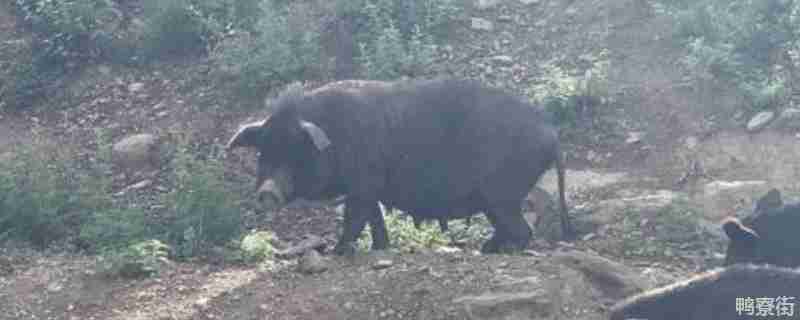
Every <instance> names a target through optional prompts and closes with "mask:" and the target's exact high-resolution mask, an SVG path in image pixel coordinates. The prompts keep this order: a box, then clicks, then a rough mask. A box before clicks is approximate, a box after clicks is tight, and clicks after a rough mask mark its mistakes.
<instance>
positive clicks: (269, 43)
mask: <svg viewBox="0 0 800 320" xmlns="http://www.w3.org/2000/svg"><path fill="white" fill-rule="evenodd" d="M262 6H263V7H262V10H261V12H262V15H261V16H260V17H259V18H258V19H257V20H256V22H255V28H254V29H255V30H257V31H252V32H251V31H246V30H245V31H240V32H236V33H234V34H233V35H232V36H229V37H227V38H226V39H224V40H223V42H222V43H221V44H220V45H219V46H217V47H216V48H215V50H214V51H213V52H212V53H211V61H212V62H214V64H216V66H217V68H218V76H219V77H220V79H221V80H222V81H223V82H228V81H232V82H233V83H234V85H233V88H234V89H235V91H236V92H237V93H238V94H241V95H245V96H249V97H251V98H259V97H260V96H261V95H263V94H264V92H265V91H266V90H265V88H271V87H277V86H281V85H283V84H286V83H288V82H291V81H295V80H304V79H308V78H311V75H313V74H317V73H319V70H316V68H315V66H321V65H322V63H321V61H320V55H321V51H320V50H321V48H320V44H319V36H320V33H319V30H318V28H319V27H320V26H319V25H313V24H311V21H310V20H308V19H301V18H297V17H295V19H290V18H292V16H291V15H290V13H291V14H294V13H296V12H298V10H291V11H290V10H288V9H281V7H280V6H278V5H273V4H272V3H271V1H264V2H263V3H262ZM293 20H300V21H299V22H298V23H291V22H292V21H293ZM322 68H323V71H322V72H324V68H325V67H324V66H322Z"/></svg>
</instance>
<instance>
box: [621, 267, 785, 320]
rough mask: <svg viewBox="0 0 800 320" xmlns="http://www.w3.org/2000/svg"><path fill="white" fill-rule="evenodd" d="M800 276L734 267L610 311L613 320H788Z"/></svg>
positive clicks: (771, 269)
mask: <svg viewBox="0 0 800 320" xmlns="http://www.w3.org/2000/svg"><path fill="white" fill-rule="evenodd" d="M798 292H800V271H798V270H797V269H789V268H782V267H776V266H770V265H752V264H736V265H733V266H730V267H725V268H717V269H715V270H711V271H708V272H706V273H703V274H700V275H698V276H695V277H693V278H690V279H688V280H685V281H681V282H677V283H674V284H672V285H668V286H665V287H661V288H658V289H653V290H650V291H648V292H644V293H641V294H638V295H635V296H633V297H629V298H627V299H625V300H623V301H622V302H620V303H618V304H616V305H615V306H613V307H612V308H611V311H610V316H609V318H610V319H611V320H625V319H647V320H676V319H681V320H709V319H725V320H728V319H731V320H732V319H791V318H794V317H797V316H798V314H797V311H795V310H794V304H795V303H796V301H795V299H796V297H797V293H798Z"/></svg>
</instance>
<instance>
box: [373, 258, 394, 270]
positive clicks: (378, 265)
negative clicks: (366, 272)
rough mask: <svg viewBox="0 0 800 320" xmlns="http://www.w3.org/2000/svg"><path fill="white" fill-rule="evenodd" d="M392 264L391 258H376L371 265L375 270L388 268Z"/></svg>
mask: <svg viewBox="0 0 800 320" xmlns="http://www.w3.org/2000/svg"><path fill="white" fill-rule="evenodd" d="M392 265H394V262H393V261H392V260H387V259H381V260H378V261H377V262H375V263H374V264H373V265H372V268H373V269H375V270H381V269H386V268H390V267H391V266H392Z"/></svg>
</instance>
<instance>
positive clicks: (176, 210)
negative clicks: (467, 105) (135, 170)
mask: <svg viewBox="0 0 800 320" xmlns="http://www.w3.org/2000/svg"><path fill="white" fill-rule="evenodd" d="M176 136H178V137H179V140H180V141H179V143H178V144H177V150H176V152H175V157H174V159H173V170H174V172H173V175H172V183H173V184H174V188H173V190H172V191H170V192H169V193H167V194H166V195H165V196H164V203H167V204H168V211H169V213H168V214H169V218H170V219H171V222H170V223H169V224H168V226H167V228H168V230H166V232H167V234H168V237H169V239H170V241H171V242H172V243H173V244H174V247H175V249H176V251H177V255H178V256H180V257H190V256H194V255H196V254H198V253H202V250H201V249H202V248H206V247H208V246H207V245H208V244H214V245H224V244H225V243H226V242H228V241H229V240H231V239H233V238H235V237H237V236H238V235H239V232H240V226H241V219H242V215H241V212H240V211H239V208H238V206H237V204H238V199H237V198H236V196H235V194H234V193H232V192H230V191H228V190H229V188H226V186H225V185H224V182H223V173H224V167H223V165H222V163H221V161H220V159H219V158H220V157H219V152H216V153H214V152H212V153H211V155H210V156H209V157H208V158H207V159H204V160H200V159H196V158H194V156H193V155H192V153H191V150H190V145H189V142H188V140H187V136H186V135H185V134H176Z"/></svg>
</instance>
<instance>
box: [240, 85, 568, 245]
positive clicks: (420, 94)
mask: <svg viewBox="0 0 800 320" xmlns="http://www.w3.org/2000/svg"><path fill="white" fill-rule="evenodd" d="M273 105H274V106H275V109H274V110H275V112H274V113H273V114H272V115H271V116H270V117H269V119H267V120H265V121H264V122H263V123H259V124H254V125H251V126H249V127H246V128H244V129H242V130H240V132H239V133H238V134H237V135H235V136H234V137H233V138H232V139H231V141H230V142H229V144H228V148H229V149H231V148H235V147H250V148H254V149H256V150H258V151H259V158H258V168H257V174H256V175H257V179H256V190H257V192H258V193H259V197H260V198H261V199H263V200H265V201H266V200H269V201H271V202H273V203H274V204H276V205H283V204H285V203H288V202H290V201H292V200H294V199H296V198H305V199H326V198H332V197H335V196H339V195H345V196H346V197H347V198H346V201H345V213H344V226H343V232H342V235H341V237H340V238H339V243H338V244H337V246H336V252H337V253H340V254H344V253H352V250H353V245H352V244H353V243H354V241H355V240H356V238H357V236H358V235H359V234H360V233H361V231H362V230H363V229H364V227H365V225H366V224H367V223H369V224H370V226H371V228H370V230H371V232H372V236H373V237H372V239H373V243H372V248H373V249H384V248H386V247H387V246H388V244H389V243H388V242H389V241H388V237H387V234H386V227H385V223H384V221H383V215H382V214H381V211H380V208H379V207H378V202H379V201H380V202H382V203H384V204H385V205H386V206H387V207H393V208H398V209H401V210H403V211H406V212H408V213H409V214H411V215H412V216H414V217H416V218H421V219H447V218H466V217H469V216H472V215H474V214H477V213H479V212H483V213H484V214H485V215H486V216H487V218H488V220H489V221H490V222H491V224H492V225H493V227H494V229H495V233H494V235H493V236H492V238H491V239H490V240H489V241H487V242H486V243H485V244H484V245H483V248H482V250H483V251H484V252H498V251H501V250H505V249H520V248H523V247H525V246H527V244H528V242H529V240H530V238H531V229H530V227H529V226H528V224H527V223H526V222H525V219H524V218H523V216H522V214H521V204H522V200H523V199H524V198H525V196H526V195H527V193H528V192H529V190H530V189H531V188H533V186H534V185H535V184H536V183H537V181H538V180H539V179H540V177H541V176H542V175H543V174H544V173H545V172H546V171H547V170H549V169H550V168H552V167H553V166H555V167H556V169H557V173H558V184H559V200H560V204H561V209H562V212H561V222H562V229H563V230H562V231H563V233H564V235H565V236H572V235H573V231H572V228H571V226H570V223H569V220H568V219H567V213H566V203H565V200H564V168H563V165H562V155H561V150H560V146H559V140H558V131H557V129H556V128H555V127H554V126H553V125H552V124H550V123H549V117H547V116H546V114H545V113H543V111H541V110H540V109H538V108H536V107H535V106H533V105H531V104H529V103H527V102H525V101H523V100H521V99H520V98H518V97H515V96H513V95H509V94H507V93H505V92H503V91H502V90H499V89H494V88H489V87H486V86H483V85H481V84H479V83H477V82H473V81H466V80H413V81H403V82H396V83H390V82H379V81H359V80H347V81H340V82H335V83H331V84H329V85H326V86H325V87H322V88H320V89H316V90H313V91H311V92H303V91H302V90H297V89H295V90H287V91H286V92H284V93H283V94H282V95H281V96H279V97H278V98H277V99H276V100H274V101H273ZM440 221H442V220H440Z"/></svg>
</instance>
